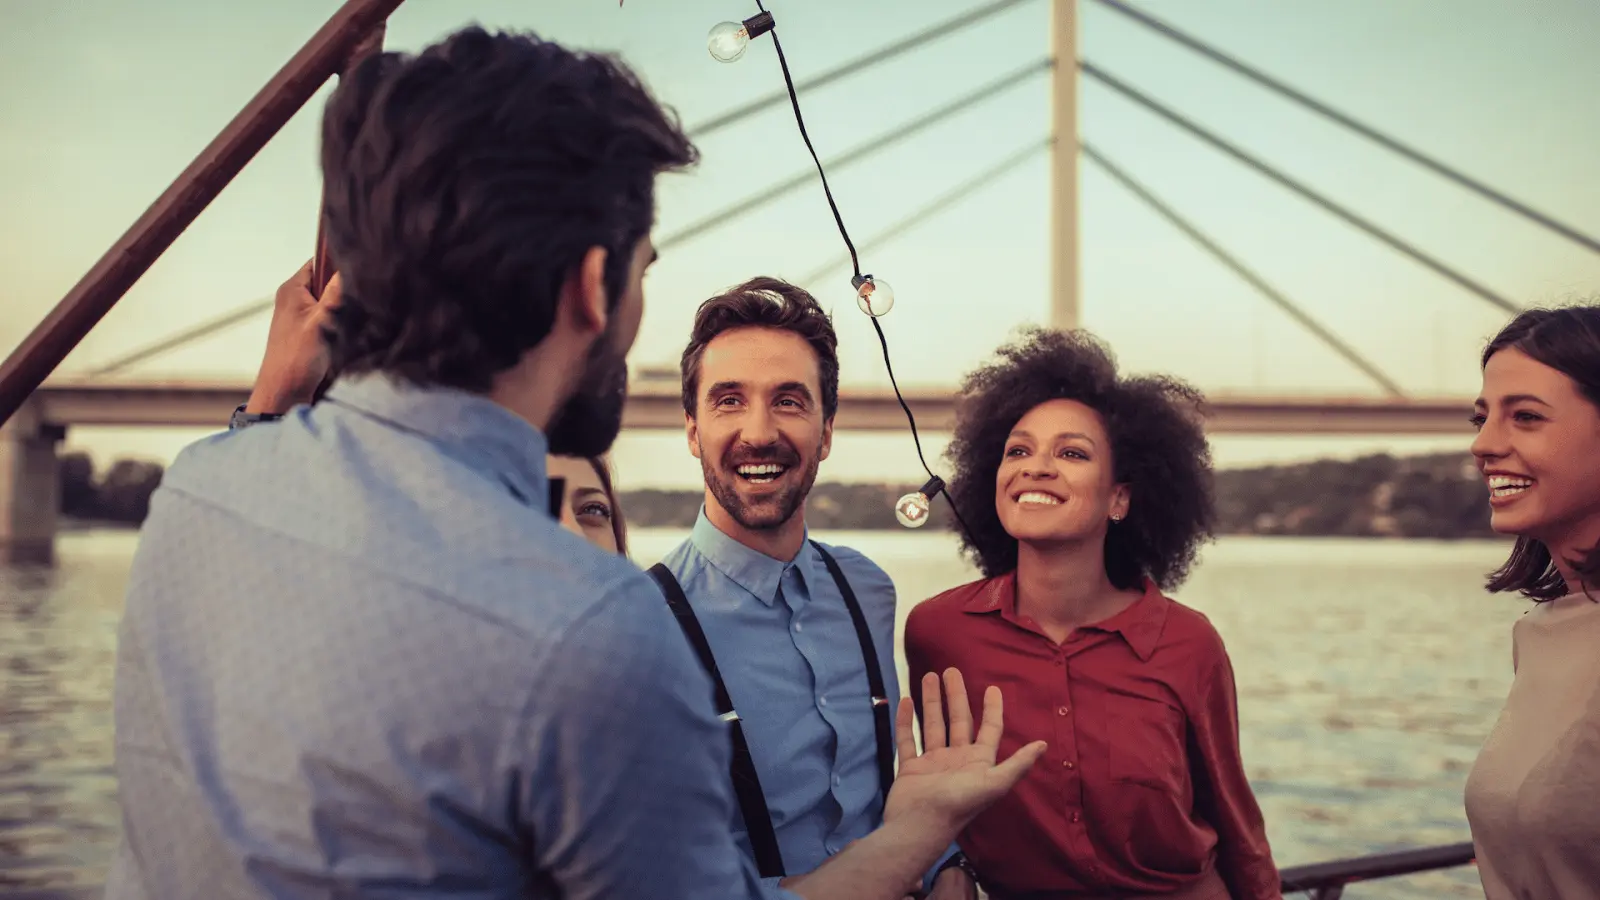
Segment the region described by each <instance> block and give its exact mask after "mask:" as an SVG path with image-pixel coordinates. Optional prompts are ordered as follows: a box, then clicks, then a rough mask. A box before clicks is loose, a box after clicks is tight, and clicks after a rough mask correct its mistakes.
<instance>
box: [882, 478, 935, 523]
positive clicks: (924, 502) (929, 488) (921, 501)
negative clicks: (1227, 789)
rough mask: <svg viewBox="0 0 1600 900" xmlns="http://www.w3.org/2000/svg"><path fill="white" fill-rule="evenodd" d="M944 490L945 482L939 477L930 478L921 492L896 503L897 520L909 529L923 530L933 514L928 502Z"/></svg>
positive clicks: (895, 515)
mask: <svg viewBox="0 0 1600 900" xmlns="http://www.w3.org/2000/svg"><path fill="white" fill-rule="evenodd" d="M942 490H944V480H943V479H941V478H939V477H938V476H937V475H935V476H934V477H933V478H930V479H929V480H928V483H927V484H925V485H923V486H922V489H921V490H919V491H917V492H915V493H911V494H906V495H905V496H904V497H901V498H900V499H899V500H897V501H896V502H895V504H894V517H895V520H896V521H898V522H899V523H900V524H901V525H904V526H905V527H907V528H921V527H922V526H924V525H926V524H928V515H929V513H930V512H932V507H931V506H930V504H929V502H928V501H929V499H930V498H932V497H934V496H936V495H937V494H938V493H939V492H940V491H942Z"/></svg>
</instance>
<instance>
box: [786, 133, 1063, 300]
mask: <svg viewBox="0 0 1600 900" xmlns="http://www.w3.org/2000/svg"><path fill="white" fill-rule="evenodd" d="M1054 144H1055V139H1054V138H1048V137H1047V138H1041V139H1040V140H1038V141H1035V142H1034V143H1032V144H1029V145H1028V146H1026V147H1023V148H1022V149H1020V150H1018V151H1017V152H1015V153H1013V154H1011V155H1010V156H1007V157H1006V158H1005V159H1003V160H1001V161H1000V162H998V163H995V164H994V165H993V166H990V167H989V168H987V169H985V170H983V171H982V172H979V173H978V174H977V175H974V176H972V177H971V178H969V179H967V180H966V181H964V182H962V183H961V184H959V185H957V186H955V187H953V188H951V189H950V190H948V191H946V192H944V193H943V194H940V195H939V196H938V197H935V198H934V199H933V200H931V201H929V202H928V203H927V204H925V205H923V206H922V207H920V208H919V209H917V210H916V211H915V212H913V213H911V214H909V215H907V216H905V217H904V218H902V219H901V220H900V221H898V222H895V223H894V224H893V225H890V226H889V227H887V228H885V229H883V230H882V231H879V232H878V233H877V234H874V235H873V236H872V237H870V238H868V239H867V240H866V241H864V242H863V243H862V244H861V247H860V250H861V251H862V252H866V251H868V250H876V249H878V248H879V247H881V246H883V245H884V244H886V243H888V242H890V241H892V240H894V239H895V238H897V237H900V236H901V235H902V234H904V233H905V232H906V231H908V230H910V229H912V228H914V227H916V226H917V225H920V224H922V223H923V222H926V221H928V220H929V219H931V218H933V217H934V216H936V215H938V214H939V213H942V212H944V211H945V210H946V209H949V208H950V207H952V206H954V205H955V204H957V203H959V202H960V201H962V200H964V199H966V198H967V197H969V196H971V195H972V194H974V193H976V192H977V191H979V190H981V189H983V188H984V187H987V186H988V185H989V184H991V183H992V182H994V181H995V180H996V179H998V178H1000V177H1001V176H1002V175H1005V174H1007V173H1009V172H1011V171H1012V170H1013V169H1015V168H1017V167H1018V166H1020V165H1021V164H1022V163H1024V162H1027V161H1028V160H1029V159H1031V158H1033V157H1034V156H1036V155H1038V154H1039V153H1041V152H1042V151H1045V150H1048V149H1050V147H1051V146H1053V145H1054ZM849 262H850V257H849V255H845V256H840V257H837V258H835V259H832V260H829V261H828V262H826V263H824V264H822V265H820V266H817V267H816V268H815V269H813V270H812V271H810V272H808V273H806V275H805V277H803V278H801V279H799V280H798V281H796V282H795V284H798V285H800V286H802V287H804V286H805V285H808V284H814V283H816V282H818V281H821V280H822V278H823V276H825V275H827V274H828V273H829V272H832V271H834V270H835V269H837V268H839V267H840V266H843V265H846V264H848V263H849Z"/></svg>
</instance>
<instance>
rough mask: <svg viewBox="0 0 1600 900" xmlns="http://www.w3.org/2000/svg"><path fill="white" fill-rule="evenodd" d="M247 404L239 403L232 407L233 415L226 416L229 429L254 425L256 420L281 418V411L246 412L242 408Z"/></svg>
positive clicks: (270, 420)
mask: <svg viewBox="0 0 1600 900" xmlns="http://www.w3.org/2000/svg"><path fill="white" fill-rule="evenodd" d="M248 405H249V404H247V403H241V404H239V405H238V406H237V407H235V408H234V410H233V415H231V416H229V417H228V430H229V431H234V430H236V429H239V428H243V427H245V426H246V425H254V424H256V423H257V422H275V421H277V420H278V419H281V418H283V413H247V412H245V411H244V408H245V407H246V406H248Z"/></svg>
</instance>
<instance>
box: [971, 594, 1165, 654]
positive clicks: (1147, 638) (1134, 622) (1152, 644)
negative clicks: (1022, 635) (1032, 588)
mask: <svg viewBox="0 0 1600 900" xmlns="http://www.w3.org/2000/svg"><path fill="white" fill-rule="evenodd" d="M1171 605H1172V601H1171V600H1169V599H1167V597H1166V595H1165V594H1162V593H1161V589H1160V588H1158V587H1156V585H1155V582H1153V581H1151V580H1150V579H1148V578H1146V579H1144V595H1143V596H1141V597H1140V598H1139V599H1137V600H1135V601H1133V603H1131V604H1129V606H1128V608H1127V609H1124V610H1123V611H1122V612H1119V613H1117V614H1116V615H1114V616H1112V617H1111V618H1109V619H1106V620H1105V621H1103V622H1097V623H1095V624H1093V625H1088V626H1085V627H1086V628H1089V629H1092V630H1094V631H1104V632H1110V633H1115V634H1120V635H1122V639H1123V641H1125V642H1126V643H1127V644H1128V646H1129V647H1130V648H1131V649H1132V650H1133V652H1134V654H1135V655H1137V656H1138V657H1139V659H1140V661H1142V662H1149V661H1150V656H1151V654H1153V653H1155V652H1156V644H1157V643H1158V642H1159V641H1160V640H1161V632H1162V629H1164V628H1165V627H1166V624H1167V610H1168V608H1170V607H1171ZM962 611H964V612H967V613H972V614H974V615H986V614H994V613H998V614H999V615H1000V617H1001V618H1003V619H1005V620H1006V621H1008V622H1013V623H1015V622H1016V621H1017V573H1016V572H1015V571H1011V572H1008V573H1006V574H1004V575H1001V576H999V577H997V578H991V579H989V580H988V581H987V582H985V583H984V584H983V586H982V587H980V588H979V589H978V591H977V592H976V593H974V594H973V595H972V597H971V598H970V599H968V600H967V602H966V603H965V604H964V605H963V606H962Z"/></svg>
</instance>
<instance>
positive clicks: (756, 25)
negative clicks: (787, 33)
mask: <svg viewBox="0 0 1600 900" xmlns="http://www.w3.org/2000/svg"><path fill="white" fill-rule="evenodd" d="M739 24H741V25H743V26H744V33H745V34H747V35H749V36H750V39H751V40H755V39H756V38H758V37H761V36H762V35H763V34H766V33H767V32H769V31H771V30H772V29H774V28H776V27H777V25H778V23H777V22H776V21H774V20H773V18H772V13H769V12H766V11H765V10H763V11H762V12H758V13H756V14H755V15H753V16H751V17H750V18H748V19H745V20H744V21H743V22H740V23H739Z"/></svg>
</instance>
